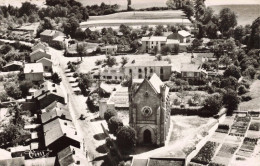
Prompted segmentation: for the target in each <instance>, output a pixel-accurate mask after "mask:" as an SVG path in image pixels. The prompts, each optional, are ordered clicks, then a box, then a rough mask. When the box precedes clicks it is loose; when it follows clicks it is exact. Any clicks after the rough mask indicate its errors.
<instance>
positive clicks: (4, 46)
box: [0, 44, 13, 55]
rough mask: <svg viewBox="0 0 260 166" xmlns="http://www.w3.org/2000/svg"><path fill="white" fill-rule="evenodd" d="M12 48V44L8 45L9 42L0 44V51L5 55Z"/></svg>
mask: <svg viewBox="0 0 260 166" xmlns="http://www.w3.org/2000/svg"><path fill="white" fill-rule="evenodd" d="M12 49H13V47H12V46H10V45H9V44H4V45H2V46H0V53H1V54H3V55H5V54H7V53H8V52H9V51H11V50H12Z"/></svg>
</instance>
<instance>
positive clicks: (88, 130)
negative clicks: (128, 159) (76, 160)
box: [50, 48, 106, 165]
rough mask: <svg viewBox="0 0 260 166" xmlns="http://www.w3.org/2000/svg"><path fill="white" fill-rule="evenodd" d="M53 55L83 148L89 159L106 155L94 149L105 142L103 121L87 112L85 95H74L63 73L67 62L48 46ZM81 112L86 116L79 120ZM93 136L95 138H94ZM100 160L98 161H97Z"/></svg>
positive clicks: (61, 52) (94, 114)
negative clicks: (96, 119)
mask: <svg viewBox="0 0 260 166" xmlns="http://www.w3.org/2000/svg"><path fill="white" fill-rule="evenodd" d="M50 51H51V52H52V55H54V56H53V59H52V60H53V72H57V73H58V74H59V75H60V76H61V78H62V82H61V87H62V89H63V90H64V94H65V95H66V96H67V97H68V105H69V110H70V113H71V116H72V118H73V121H74V124H75V127H76V128H77V130H78V132H79V133H80V134H81V135H82V137H83V148H84V150H85V151H86V152H87V154H88V158H89V160H90V161H93V160H95V159H96V158H98V157H101V156H104V155H106V154H105V153H103V154H102V153H99V152H98V151H97V150H96V149H97V147H99V146H102V145H103V144H104V143H105V140H104V139H103V138H102V133H103V131H102V128H101V123H103V125H106V124H105V123H104V122H105V121H104V120H103V121H100V120H99V121H95V118H97V117H98V113H91V112H89V110H88V108H87V105H86V100H87V97H84V96H83V95H75V94H74V92H73V89H72V87H71V85H70V83H69V81H68V77H66V75H65V69H66V67H67V63H65V61H64V59H63V60H62V58H64V56H63V51H59V50H55V49H53V48H50ZM81 114H83V115H85V116H86V119H85V120H80V119H79V117H80V115H81ZM94 136H95V138H96V139H95V138H94ZM99 162H100V161H99ZM99 162H93V165H100V163H99Z"/></svg>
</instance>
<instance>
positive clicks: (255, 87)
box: [239, 80, 260, 111]
mask: <svg viewBox="0 0 260 166" xmlns="http://www.w3.org/2000/svg"><path fill="white" fill-rule="evenodd" d="M248 95H249V96H251V97H252V100H250V101H248V102H242V103H240V104H239V108H240V109H242V110H247V111H260V109H259V108H260V102H259V101H260V80H255V81H254V82H253V83H252V85H251V86H250V92H249V93H248Z"/></svg>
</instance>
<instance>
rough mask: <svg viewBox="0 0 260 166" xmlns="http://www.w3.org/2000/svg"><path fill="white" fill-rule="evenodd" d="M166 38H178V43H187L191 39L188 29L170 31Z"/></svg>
mask: <svg viewBox="0 0 260 166" xmlns="http://www.w3.org/2000/svg"><path fill="white" fill-rule="evenodd" d="M167 39H175V40H179V41H180V43H187V42H188V41H189V40H190V39H191V34H190V32H188V31H185V30H181V31H178V32H176V33H172V34H171V35H169V36H168V37H167Z"/></svg>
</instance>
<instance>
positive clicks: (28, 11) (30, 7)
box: [19, 2, 38, 16]
mask: <svg viewBox="0 0 260 166" xmlns="http://www.w3.org/2000/svg"><path fill="white" fill-rule="evenodd" d="M37 11H38V8H37V6H36V5H35V4H31V3H30V2H24V3H22V6H21V7H20V9H19V14H20V16H23V15H27V16H30V15H32V14H33V13H37Z"/></svg>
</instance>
